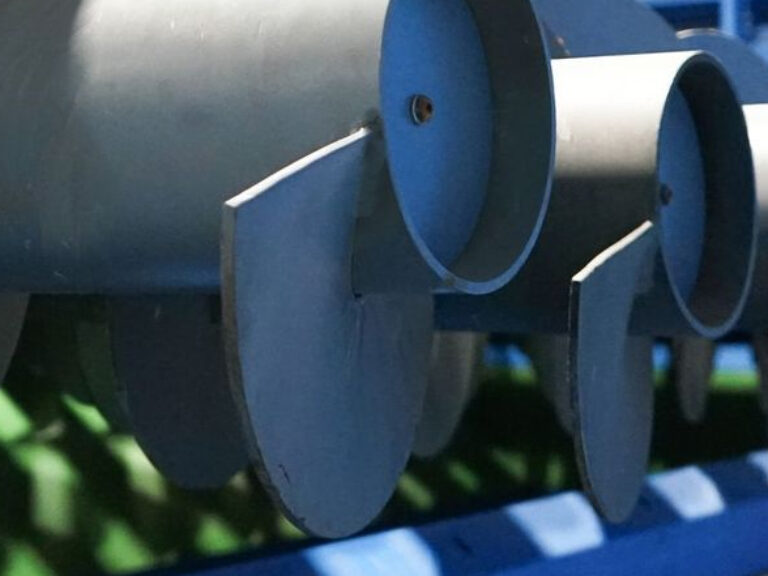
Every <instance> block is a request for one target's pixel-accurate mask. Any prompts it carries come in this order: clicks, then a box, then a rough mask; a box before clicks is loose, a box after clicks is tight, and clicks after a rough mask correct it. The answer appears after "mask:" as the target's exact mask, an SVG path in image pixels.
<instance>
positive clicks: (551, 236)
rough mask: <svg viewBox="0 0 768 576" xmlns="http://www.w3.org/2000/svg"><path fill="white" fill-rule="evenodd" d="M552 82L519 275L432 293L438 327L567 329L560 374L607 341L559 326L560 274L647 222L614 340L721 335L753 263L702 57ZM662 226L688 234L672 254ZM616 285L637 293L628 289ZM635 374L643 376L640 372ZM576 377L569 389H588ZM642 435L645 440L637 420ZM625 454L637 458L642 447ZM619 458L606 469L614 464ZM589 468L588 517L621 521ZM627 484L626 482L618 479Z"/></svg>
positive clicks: (743, 180)
mask: <svg viewBox="0 0 768 576" xmlns="http://www.w3.org/2000/svg"><path fill="white" fill-rule="evenodd" d="M553 74H554V81H555V92H556V97H557V102H558V153H557V160H556V177H555V184H554V188H553V194H552V198H551V202H550V209H549V212H548V215H547V219H546V221H545V223H544V228H543V229H542V234H541V236H540V239H539V243H538V244H537V246H536V247H535V249H534V251H533V253H532V255H531V258H530V261H529V263H528V264H527V266H526V268H525V269H524V270H523V271H522V272H521V274H520V275H519V276H518V277H517V278H516V279H515V280H514V281H513V282H512V283H510V285H509V286H507V287H506V288H505V289H503V290H501V291H500V292H499V293H496V294H492V295H489V296H487V297H483V298H476V299H469V298H466V297H460V296H446V297H443V298H441V299H440V300H439V301H438V319H439V324H440V326H441V327H442V328H444V329H454V330H467V329H470V330H479V331H499V332H520V333H533V334H555V335H557V334H566V333H567V331H568V330H570V340H571V342H570V344H569V348H570V349H571V350H574V349H580V348H579V347H587V349H584V350H581V351H580V352H579V353H578V354H575V353H573V352H571V354H570V356H569V358H570V361H569V363H568V366H569V373H570V374H578V372H579V370H580V368H579V366H578V365H576V364H575V363H574V362H575V361H576V360H578V359H579V358H593V359H594V358H595V356H594V355H592V354H591V353H590V352H589V350H588V348H589V347H595V346H598V344H600V342H601V341H602V340H601V338H602V339H605V340H606V342H605V343H604V344H603V346H608V344H609V343H608V342H607V340H609V339H610V338H615V334H614V335H612V336H607V335H604V336H598V337H597V338H595V337H586V335H588V334H589V332H588V331H587V329H586V328H585V327H582V328H581V330H580V331H577V332H574V327H573V325H570V326H569V325H568V318H569V317H573V315H574V314H577V313H578V312H577V311H574V310H573V306H574V305H577V304H579V303H580V301H579V300H573V299H570V300H569V292H568V286H570V284H571V279H572V278H573V277H574V276H576V275H577V274H578V273H579V271H580V270H582V269H583V268H584V266H585V265H586V263H588V262H590V261H592V260H593V259H594V258H595V257H596V255H598V254H601V253H602V252H604V251H605V250H606V249H608V248H609V247H611V246H614V245H616V243H617V242H619V241H620V240H621V239H622V238H626V237H627V235H628V234H630V233H631V232H632V231H633V230H637V229H638V227H639V226H641V225H642V224H643V222H646V221H649V222H652V223H653V234H655V235H657V236H658V239H657V245H658V247H659V249H658V250H657V251H655V253H654V268H653V282H652V283H651V289H650V290H649V291H648V292H647V293H645V294H642V295H640V296H639V297H638V298H636V299H635V300H634V305H633V309H632V315H631V321H630V322H629V324H628V327H629V330H628V333H627V334H626V335H625V338H629V337H630V336H635V337H641V338H653V337H656V336H675V335H697V334H698V335H702V336H705V337H709V338H716V337H719V336H721V335H724V334H725V333H727V332H728V331H730V330H731V329H732V328H733V326H734V325H735V323H736V320H737V318H738V317H739V315H740V313H741V311H742V310H743V306H744V302H745V299H746V296H747V293H748V290H749V286H750V281H751V275H752V272H753V268H754V253H755V241H756V234H755V233H756V230H755V226H754V223H755V202H754V183H753V178H752V174H753V169H752V165H751V155H750V153H749V146H748V141H747V131H746V126H745V121H744V117H743V114H742V111H741V106H740V105H739V103H738V101H737V99H736V97H735V95H734V93H733V91H732V89H731V87H730V84H729V81H728V79H727V77H726V75H725V73H724V71H723V70H722V68H721V67H720V65H719V64H718V63H717V61H716V60H714V59H713V58H711V57H709V56H707V55H705V54H702V53H686V52H674V53H658V54H646V55H629V56H608V57H596V58H571V59H562V60H556V61H554V62H553ZM626 142H632V146H631V147H627V146H626V145H624V143H626ZM726 142H729V143H728V144H726ZM670 190H671V193H670ZM619 191H620V192H619ZM678 204H679V205H678ZM707 214H717V215H718V217H717V218H707V217H706V215H707ZM671 228H676V229H682V230H687V231H688V232H689V237H687V238H686V241H685V242H684V243H683V245H682V246H681V245H680V242H679V238H677V237H676V236H675V234H672V233H670V232H669V230H670V229H671ZM624 289H625V290H626V291H627V293H628V294H630V295H636V294H637V290H636V287H635V285H634V283H627V284H625V285H624ZM592 317H593V316H592V315H587V316H585V318H592ZM597 320H598V319H597V318H596V319H595V321H597ZM587 321H588V320H584V322H587ZM596 333H597V334H599V331H596ZM620 344H621V343H620V342H618V341H614V342H610V345H612V346H620ZM621 345H623V344H621ZM605 362H606V367H605V368H604V370H605V371H606V372H607V371H610V370H611V368H610V363H611V362H612V360H610V359H607V358H606V359H605ZM649 362H650V359H649ZM642 372H643V374H649V375H650V374H651V372H650V366H649V367H647V369H646V370H643V371H642ZM614 373H616V374H621V372H615V370H614ZM624 378H626V380H625V381H615V382H613V385H614V386H616V387H618V388H619V389H621V388H623V387H625V386H634V385H636V386H643V387H645V388H646V389H647V390H646V392H645V393H649V391H650V389H651V387H652V380H651V378H650V377H649V378H648V379H647V381H645V382H642V383H641V382H640V380H639V379H638V378H637V377H636V374H630V373H626V374H624ZM571 382H575V380H571ZM586 382H587V383H586V384H580V386H582V387H584V386H589V385H590V384H589V383H588V382H590V381H589V380H587V381H586ZM571 386H573V384H571ZM573 393H574V392H573V390H572V392H571V394H573ZM637 393H638V394H639V393H640V392H637ZM585 397H588V398H594V396H585ZM581 409H582V410H585V408H584V406H583V403H582V407H581ZM590 410H600V407H599V406H593V407H590ZM638 411H640V412H642V410H641V408H640V407H638ZM631 422H632V420H627V421H625V425H626V426H631ZM578 428H579V426H578V425H577V428H576V430H575V432H576V434H581V442H582V444H583V446H582V449H581V450H582V451H584V452H586V453H592V454H594V453H596V452H597V451H599V450H600V449H601V446H600V444H599V442H597V441H596V445H595V446H594V447H593V448H590V447H589V446H587V445H586V443H587V442H588V441H589V439H590V438H592V436H590V435H585V434H583V433H582V431H580V430H579V429H578ZM644 430H646V431H648V433H650V423H648V425H647V426H646V428H645V429H644ZM627 434H629V432H627ZM622 435H623V434H622ZM611 454H612V453H608V454H607V455H603V457H605V458H608V457H610V456H611ZM614 454H616V453H614ZM632 454H635V455H636V456H638V457H639V456H640V455H641V454H642V451H639V450H638V451H634V452H632ZM620 456H621V454H618V455H617V460H616V462H615V465H616V466H617V467H618V466H622V465H624V463H625V462H624V461H623V460H622V459H621V458H620ZM644 466H645V460H642V462H641V461H638V462H635V463H634V464H633V466H631V470H634V471H635V472H636V474H640V472H639V471H640V470H643V469H644ZM592 469H594V468H590V467H586V466H585V467H582V471H583V472H584V473H585V476H586V477H585V478H584V481H585V484H586V485H587V486H589V487H590V488H591V490H592V492H593V498H594V499H595V500H596V501H597V502H598V503H600V505H601V511H602V512H603V513H604V514H605V515H606V516H607V517H609V518H611V519H612V520H616V519H619V518H621V517H623V516H625V515H626V513H627V506H626V505H624V502H626V501H622V503H621V504H622V505H617V506H616V507H615V508H611V503H612V502H614V499H613V498H612V494H614V493H616V492H617V491H621V490H622V489H623V486H622V485H621V484H620V483H618V482H617V486H616V487H614V488H613V489H612V488H611V487H610V486H608V485H607V484H605V483H603V482H601V481H599V480H596V479H593V478H590V477H589V474H590V470H592ZM639 485H640V481H639V479H637V478H635V481H634V482H633V483H627V486H635V487H638V486H639ZM598 490H604V491H605V492H604V493H603V494H599V493H597V492H598ZM637 495H638V493H637V492H635V493H633V494H632V493H629V492H627V493H625V494H624V498H627V499H628V500H629V501H634V500H635V499H636V497H637Z"/></svg>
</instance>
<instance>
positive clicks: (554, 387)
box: [525, 334, 573, 434]
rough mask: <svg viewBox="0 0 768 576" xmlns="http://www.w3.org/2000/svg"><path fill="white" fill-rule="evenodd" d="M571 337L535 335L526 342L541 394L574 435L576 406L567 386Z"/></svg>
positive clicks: (569, 432)
mask: <svg viewBox="0 0 768 576" xmlns="http://www.w3.org/2000/svg"><path fill="white" fill-rule="evenodd" d="M568 345H569V341H568V337H567V336H563V335H559V334H554V335H535V336H532V337H530V338H528V339H527V341H526V346H525V349H526V352H528V355H529V356H530V358H531V363H532V364H533V367H534V370H535V371H536V379H537V381H538V383H539V386H540V387H541V390H542V392H543V393H544V395H545V396H546V397H547V399H548V400H549V402H550V403H551V404H552V406H553V407H554V409H555V414H556V415H557V421H558V423H559V424H560V426H561V427H562V429H563V430H564V431H565V432H566V433H568V434H573V403H572V399H571V388H570V386H569V385H568Z"/></svg>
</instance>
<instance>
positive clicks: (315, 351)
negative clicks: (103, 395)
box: [222, 0, 553, 537]
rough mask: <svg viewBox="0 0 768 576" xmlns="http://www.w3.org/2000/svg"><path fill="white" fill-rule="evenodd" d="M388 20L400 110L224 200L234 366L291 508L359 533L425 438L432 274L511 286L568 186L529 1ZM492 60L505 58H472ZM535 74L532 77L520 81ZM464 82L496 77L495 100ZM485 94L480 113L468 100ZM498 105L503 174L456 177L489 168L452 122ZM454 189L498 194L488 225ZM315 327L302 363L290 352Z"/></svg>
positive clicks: (494, 135)
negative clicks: (554, 177) (476, 167)
mask: <svg viewBox="0 0 768 576" xmlns="http://www.w3.org/2000/svg"><path fill="white" fill-rule="evenodd" d="M470 9H471V10H470ZM436 22H441V23H442V24H441V25H437V24H436ZM382 25H383V28H382V35H381V37H379V36H376V42H374V43H372V45H371V46H367V47H366V48H365V49H366V50H370V51H371V52H372V53H375V54H378V53H379V52H381V63H380V70H381V75H380V78H381V85H380V86H379V89H380V97H381V125H380V126H379V125H377V124H370V125H367V127H364V128H362V129H360V130H359V131H357V132H355V133H354V134H353V135H352V136H349V137H346V138H343V139H341V140H338V141H336V142H335V143H331V144H328V145H327V146H326V147H324V148H321V149H320V150H318V151H317V152H314V153H313V154H311V155H309V156H307V157H305V158H303V159H302V160H299V161H297V162H295V163H294V164H292V165H290V166H289V167H288V168H285V169H283V170H282V171H280V172H278V173H276V174H274V175H273V176H271V177H269V178H267V179H266V180H264V181H263V182H262V183H260V184H259V185H257V186H256V187H254V188H253V189H251V190H249V191H246V192H245V193H243V194H241V195H240V196H238V197H236V198H234V199H232V200H231V201H229V202H228V203H227V204H226V208H225V211H224V234H223V239H224V240H223V246H222V263H223V264H222V290H223V309H224V317H225V328H226V332H227V353H228V356H229V364H230V369H229V372H230V379H231V382H232V385H233V387H234V389H235V393H236V395H237V397H238V399H239V401H240V405H241V409H242V412H243V414H244V417H245V418H244V425H245V428H246V431H247V436H248V439H249V445H250V447H251V455H252V457H253V459H254V460H255V461H256V463H257V466H258V468H259V471H260V473H261V476H262V478H263V480H264V481H265V483H266V484H267V486H268V487H269V489H270V491H271V493H272V495H273V496H274V497H275V498H276V499H277V501H278V503H279V505H280V506H281V507H282V508H283V510H284V511H285V512H286V514H287V515H288V516H289V517H290V518H292V519H293V520H294V521H295V522H296V524H297V525H299V526H300V527H302V528H304V529H305V530H307V531H309V532H311V533H314V534H317V535H321V536H327V537H338V536H345V535H347V534H349V533H352V532H354V531H356V530H359V529H360V528H362V527H364V526H365V524H367V523H368V522H370V520H372V519H373V518H374V517H375V516H376V515H377V514H378V512H379V511H380V510H381V508H382V507H383V505H384V504H385V503H386V501H387V500H388V498H389V496H390V495H391V493H392V491H393V490H394V487H395V485H396V481H397V478H398V476H399V474H400V472H401V470H402V468H403V467H404V465H405V463H406V461H407V458H408V455H409V454H410V452H411V449H412V445H413V437H414V433H415V428H416V425H417V423H418V417H419V412H420V410H421V406H422V402H423V397H424V390H425V386H426V376H427V367H428V360H429V346H430V343H431V331H432V290H433V289H436V288H439V287H440V286H442V289H444V290H456V291H460V292H467V293H483V292H487V291H489V290H494V289H496V288H498V287H499V286H501V285H503V284H504V283H506V282H507V281H508V279H509V278H510V277H511V276H512V275H514V274H515V273H516V272H517V270H518V268H519V267H520V266H521V265H522V262H523V261H524V260H525V258H526V257H527V255H528V253H529V252H530V249H531V246H532V245H533V243H534V242H535V239H536V236H537V234H538V230H539V228H540V226H541V221H542V219H543V214H544V211H545V208H546V204H547V201H548V197H549V190H548V188H549V178H550V168H551V162H552V154H551V150H552V136H553V133H552V128H553V118H552V113H553V109H552V105H551V100H550V98H551V79H550V75H549V68H548V66H547V59H546V49H545V47H544V45H543V42H542V40H541V31H540V29H539V26H538V22H537V21H536V18H535V15H534V14H533V12H532V11H531V10H530V7H529V6H528V5H527V4H525V3H516V4H514V5H513V4H509V3H493V4H488V3H483V2H470V3H468V4H464V3H463V0H455V1H452V2H448V3H429V2H426V3H425V2H415V3H414V2H401V1H400V0H395V1H394V2H392V3H391V4H390V6H389V9H388V11H387V18H386V22H385V23H382ZM510 26H512V28H511V29H510ZM414 27H415V28H414ZM432 27H434V30H432ZM409 30H418V32H419V33H418V34H416V35H415V37H418V38H420V39H419V41H418V42H419V43H421V44H419V46H422V44H423V46H422V48H421V49H419V50H418V51H417V52H416V56H414V53H413V52H412V51H411V50H405V48H407V47H408V46H407V42H406V43H405V44H404V38H411V37H414V35H412V34H407V32H408V31H409ZM424 30H430V31H429V33H425V32H424ZM510 30H511V31H512V34H510ZM457 33H458V34H459V36H460V37H465V38H466V42H464V41H462V42H457V41H456V38H457V36H456V34H457ZM449 46H450V50H449V51H448V52H446V53H443V49H448V47H449ZM455 50H458V53H456V54H452V53H451V51H455ZM476 50H480V52H479V53H477V54H476V53H475V51H476ZM431 54H434V55H435V57H434V58H431V59H430V58H425V56H429V55H431ZM478 54H479V55H478ZM510 54H513V55H517V57H514V58H510ZM478 57H480V58H484V59H485V61H486V63H487V70H486V69H485V68H483V67H480V68H477V67H476V66H474V65H473V64H472V63H474V62H475V61H476V59H477V58H478ZM414 58H415V60H414ZM467 62H469V63H470V64H469V65H467V66H465V64H466V63H467ZM438 64H439V65H438ZM465 68H466V69H467V70H468V72H467V73H462V74H461V77H462V82H461V83H457V82H455V78H456V77H457V72H461V71H462V70H464V69H465ZM521 75H523V76H525V77H529V76H530V77H531V80H532V82H533V86H532V89H528V90H526V91H524V92H521V91H518V90H514V89H510V87H511V86H513V85H514V86H516V85H518V84H519V82H520V77H521ZM425 78H426V79H427V80H426V83H427V84H431V85H432V88H431V89H429V90H427V89H425V88H424V86H425ZM457 84H467V85H468V86H470V87H471V86H475V85H488V84H490V92H489V94H490V95H491V97H492V101H493V106H491V104H490V102H491V100H490V99H489V100H487V101H486V100H485V99H484V97H483V98H480V99H479V100H478V99H477V98H475V97H474V96H472V92H471V91H469V92H468V91H467V88H466V87H458V86H457ZM535 94H538V95H539V97H542V96H543V97H545V98H546V99H545V102H544V103H543V104H542V102H540V101H537V99H536V97H535V96H534V95H535ZM414 95H416V97H418V98H423V97H424V96H428V97H429V99H430V101H431V105H432V106H433V109H432V112H431V115H430V116H429V118H426V117H425V118H424V119H423V121H422V122H414V121H413V117H412V110H413V108H414V107H413V106H412V105H411V103H412V98H413V97H414ZM404 103H407V105H405V106H404V105H403V104H404ZM521 105H522V106H531V107H533V110H531V109H527V110H525V113H523V110H524V109H525V108H520V106H521ZM473 106H475V107H479V110H469V111H468V108H467V107H470V108H471V107H473ZM478 113H479V114H480V116H479V117H476V114H478ZM465 114H466V115H467V116H466V118H463V119H462V120H461V121H460V122H459V120H458V118H456V117H455V116H456V115H458V116H461V117H463V115H465ZM443 118H447V124H443V122H445V120H443ZM489 119H490V120H491V125H492V132H491V133H488V134H487V136H488V137H489V138H490V144H489V145H488V147H487V148H486V147H484V146H481V147H480V149H481V150H486V153H484V155H483V161H484V162H487V163H489V166H490V168H489V170H488V172H487V182H486V181H485V179H481V180H480V181H476V182H475V181H473V182H470V183H469V184H468V185H467V184H463V185H462V186H461V187H460V188H459V189H456V188H455V186H454V183H453V181H454V180H456V181H463V180H464V178H463V177H461V178H459V176H460V175H461V174H463V173H464V172H466V171H467V170H469V169H470V167H469V166H467V165H466V162H464V161H462V162H458V161H457V162H446V159H448V160H450V158H452V157H453V156H452V155H451V154H448V153H447V150H450V149H451V147H452V146H455V145H456V144H455V143H453V142H454V139H457V137H458V136H461V134H457V133H456V131H455V130H454V128H453V126H454V124H455V123H456V122H459V123H460V124H461V123H466V125H467V126H468V127H471V128H472V130H477V129H478V126H480V125H485V123H486V122H487V121H488V120H489ZM427 120H428V121H427ZM510 126H515V130H514V131H513V130H510V129H509V127H510ZM468 129H469V128H468ZM531 130H533V131H534V132H535V133H534V132H531ZM472 134H475V132H472ZM523 135H527V136H526V138H525V139H524V138H523ZM531 138H532V140H531ZM456 141H458V142H461V141H463V140H462V139H461V138H458V140H456ZM480 144H482V142H481V143H480ZM433 147H435V148H434V149H433ZM422 149H423V150H424V154H423V155H422V154H421V150H422ZM534 150H535V151H536V152H535V153H534ZM542 150H544V154H543V155H542V154H541V151H542ZM518 152H520V153H521V154H522V157H528V158H529V161H531V162H533V169H532V170H530V171H529V167H528V166H524V165H523V164H521V163H519V162H520V161H521V158H520V157H515V154H517V153H518ZM422 156H423V158H422ZM510 158H514V159H515V160H514V162H513V164H512V165H510V164H509V159H510ZM438 160H439V162H442V164H439V165H437V164H435V163H436V162H438ZM518 163H519V164H518ZM470 172H472V170H470ZM435 174H439V175H440V180H436V179H435V178H434V176H435ZM443 179H444V180H443ZM388 180H391V183H392V187H391V188H390V186H388ZM443 181H445V182H450V183H451V185H450V186H448V188H447V189H444V188H445V187H444V186H442V184H441V182H443ZM450 190H454V191H455V192H456V194H459V196H460V198H463V199H465V200H467V199H469V200H472V202H474V201H475V200H474V199H476V198H477V197H478V195H480V196H482V195H483V194H484V195H485V203H484V205H483V207H482V209H481V211H480V213H479V214H478V215H477V218H472V222H470V221H468V220H464V219H463V220H462V223H461V227H459V228H456V223H454V224H452V226H453V228H452V229H451V230H450V231H449V232H447V231H446V230H445V229H444V228H443V227H444V226H445V223H444V222H441V217H440V214H441V213H442V212H443V211H444V209H445V207H443V206H441V207H440V208H439V209H436V208H435V205H436V203H438V204H442V203H446V204H447V205H449V208H450V210H455V211H457V212H465V214H464V215H463V216H462V218H465V217H466V213H467V212H471V210H467V209H465V208H464V207H465V206H466V205H465V204H463V203H462V202H454V200H453V199H452V198H450V197H447V196H446V191H450ZM510 191H514V192H513V193H510ZM395 200H396V201H395ZM473 205H474V204H473ZM433 220H434V221H433ZM441 230H443V232H441ZM445 232H447V234H448V235H447V236H446V234H445ZM457 237H458V238H463V240H462V243H461V244H463V245H464V246H465V248H464V249H463V250H459V244H457V243H456V242H455V239H456V238H457ZM403 238H406V239H409V241H408V242H405V243H404V242H403ZM447 240H450V242H448V241H447ZM413 247H415V248H416V250H412V248H413ZM449 260H450V269H449V268H448V267H447V266H446V264H448V261H449ZM425 264H426V265H425ZM278 270H279V274H276V271H278ZM296 343H298V344H299V346H300V348H301V349H302V350H305V353H306V357H305V361H304V364H305V365H303V366H298V365H296V363H295V362H293V360H292V359H291V358H289V357H288V355H287V354H288V353H287V350H289V347H293V346H296Z"/></svg>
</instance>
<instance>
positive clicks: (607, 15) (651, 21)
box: [534, 0, 679, 58]
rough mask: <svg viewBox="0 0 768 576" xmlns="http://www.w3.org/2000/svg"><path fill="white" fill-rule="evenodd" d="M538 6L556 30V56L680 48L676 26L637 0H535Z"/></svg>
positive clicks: (605, 54)
mask: <svg viewBox="0 0 768 576" xmlns="http://www.w3.org/2000/svg"><path fill="white" fill-rule="evenodd" d="M534 6H535V7H536V11H537V12H538V14H539V17H540V18H541V19H542V21H544V22H545V23H546V25H547V27H548V28H549V30H551V32H552V38H553V41H554V46H555V47H556V48H557V50H556V51H554V52H553V54H555V55H558V54H562V56H568V57H579V58H583V57H585V56H608V55H618V54H639V53H644V52H663V51H672V50H679V46H678V44H677V41H676V38H675V31H674V29H673V28H672V27H671V26H670V25H669V24H668V23H667V21H666V20H664V18H662V17H661V16H660V15H659V14H658V13H657V12H656V11H655V10H653V9H651V8H650V7H648V6H647V5H645V4H643V3H641V2H638V1H637V0H580V1H579V2H572V1H570V0H534ZM597 14H599V15H600V24H597V22H596V20H595V15H597Z"/></svg>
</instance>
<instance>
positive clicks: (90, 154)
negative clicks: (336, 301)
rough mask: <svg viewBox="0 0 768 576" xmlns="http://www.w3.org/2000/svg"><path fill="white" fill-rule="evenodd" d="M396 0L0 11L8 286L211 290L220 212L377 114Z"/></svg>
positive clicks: (25, 3) (62, 3)
mask: <svg viewBox="0 0 768 576" xmlns="http://www.w3.org/2000/svg"><path fill="white" fill-rule="evenodd" d="M387 5H388V2H387V1H386V0H366V1H365V2H357V1H354V0H334V1H333V2H307V1H306V0H280V2H276V1H270V0H249V1H245V0H217V1H216V2H209V1H206V0H183V1H182V0H166V1H163V2H155V1H153V0H136V1H132V2H122V1H118V0H82V1H75V0H4V1H3V2H2V3H0V290H4V291H7V290H11V291H25V292H46V293H60V292H61V293H66V292H86V293H87V292H110V293H112V292H115V293H123V292H164V291H175V290H179V289H185V290H198V291H209V290H216V289H218V285H219V235H220V218H221V204H222V202H223V201H224V200H226V199H228V198H231V197H233V196H235V195H236V194H238V193H240V192H242V191H243V190H245V189H246V188H248V187H250V186H251V185H253V184H254V183H256V182H258V181H260V180H262V179H263V178H265V177H267V176H269V175H270V174H272V173H274V172H275V171H277V170H278V169H280V168H282V167H283V166H285V165H287V164H289V163H290V162H292V161H295V160H297V159H299V158H301V157H303V156H305V155H306V154H308V153H310V152H312V151H314V150H316V149H318V148H320V147H322V146H324V145H326V144H328V143H329V142H332V141H334V140H336V139H338V138H341V137H343V136H345V135H347V134H349V133H351V132H352V131H353V130H354V129H355V128H357V127H359V126H360V125H361V124H363V123H364V122H365V121H366V120H369V119H370V117H371V115H372V114H375V111H376V109H377V107H378V70H379V69H378V59H379V52H380V44H381V32H382V29H383V22H384V18H385V16H386V9H387ZM286 225H288V226H289V225H290V224H289V223H286Z"/></svg>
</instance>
